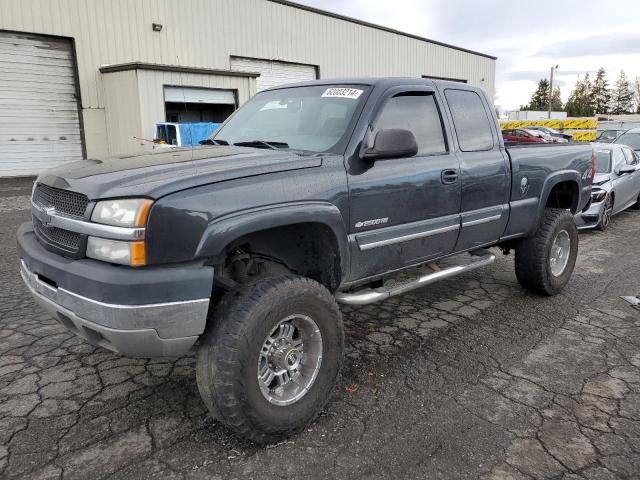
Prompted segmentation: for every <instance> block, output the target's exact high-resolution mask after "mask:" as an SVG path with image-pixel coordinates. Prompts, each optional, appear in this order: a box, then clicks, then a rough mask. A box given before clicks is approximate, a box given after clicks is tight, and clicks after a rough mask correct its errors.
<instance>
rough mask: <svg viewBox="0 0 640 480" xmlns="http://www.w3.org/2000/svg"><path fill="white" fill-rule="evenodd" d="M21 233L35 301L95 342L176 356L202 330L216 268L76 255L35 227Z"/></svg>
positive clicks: (24, 269)
mask: <svg viewBox="0 0 640 480" xmlns="http://www.w3.org/2000/svg"><path fill="white" fill-rule="evenodd" d="M17 237H18V251H19V254H20V274H21V275H22V279H23V280H24V282H25V284H26V286H27V288H28V289H29V291H30V292H31V294H32V295H33V296H34V298H35V300H36V301H37V302H38V303H39V304H40V305H42V306H43V307H44V308H45V310H47V311H48V312H49V313H50V314H51V315H52V316H53V317H54V318H55V319H56V320H57V321H58V322H60V323H61V324H62V325H63V326H65V327H66V328H67V329H69V330H71V331H72V332H73V333H75V334H77V335H79V336H81V337H82V338H84V339H86V340H87V341H89V342H90V343H92V344H95V345H100V346H102V347H105V348H108V349H110V350H113V351H116V352H119V353H121V354H123V355H127V356H136V357H172V356H178V355H182V354H184V353H186V352H188V351H189V349H190V348H191V347H192V346H193V344H194V343H195V342H196V341H197V339H198V337H199V336H200V335H201V334H202V332H204V329H205V326H206V321H207V313H208V310H209V297H210V294H211V288H212V284H213V267H209V266H204V265H202V264H190V265H186V266H185V265H178V266H162V267H144V268H129V267H121V266H116V265H110V264H106V263H103V262H98V261H94V260H89V259H82V260H71V259H67V258H65V257H61V256H60V255H57V254H54V253H52V252H49V251H48V250H46V249H45V248H44V247H43V246H42V245H40V243H38V241H37V239H36V238H35V235H34V233H33V228H32V227H31V225H30V224H24V225H22V226H21V227H20V229H19V230H18V235H17Z"/></svg>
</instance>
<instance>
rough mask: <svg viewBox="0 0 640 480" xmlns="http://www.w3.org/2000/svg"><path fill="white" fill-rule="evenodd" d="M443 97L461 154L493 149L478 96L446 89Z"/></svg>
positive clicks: (487, 124) (473, 93)
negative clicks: (447, 105) (448, 109)
mask: <svg viewBox="0 0 640 480" xmlns="http://www.w3.org/2000/svg"><path fill="white" fill-rule="evenodd" d="M445 96H446V97H447V103H448V104H449V108H450V110H451V116H452V117H453V124H454V126H455V130H456V135H457V137H458V144H459V145H460V150H462V151H463V152H475V151H478V150H491V149H492V148H493V135H492V134H491V122H490V120H489V116H488V115H487V111H486V110H485V108H484V105H483V103H482V99H481V98H480V95H478V94H477V93H476V92H470V91H468V90H453V89H447V90H445ZM518 136H523V135H521V134H519V135H518Z"/></svg>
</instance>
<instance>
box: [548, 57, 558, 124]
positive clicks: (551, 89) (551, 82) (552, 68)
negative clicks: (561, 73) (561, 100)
mask: <svg viewBox="0 0 640 480" xmlns="http://www.w3.org/2000/svg"><path fill="white" fill-rule="evenodd" d="M557 69H558V65H556V66H555V67H551V79H550V80H549V110H548V113H547V118H551V99H552V98H553V72H555V71H556V70H557Z"/></svg>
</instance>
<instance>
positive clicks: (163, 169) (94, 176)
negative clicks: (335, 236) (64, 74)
mask: <svg viewBox="0 0 640 480" xmlns="http://www.w3.org/2000/svg"><path fill="white" fill-rule="evenodd" d="M320 165H322V158H321V157H317V156H303V155H299V154H297V153H294V152H291V151H286V150H277V151H276V150H265V149H257V148H247V147H235V146H203V147H193V148H176V149H171V150H162V151H159V152H154V153H145V154H136V155H126V156H119V157H113V158H108V159H104V160H98V159H89V160H82V161H80V162H73V163H70V164H67V165H65V166H62V167H57V168H55V169H52V170H49V171H47V172H46V173H44V174H43V175H41V176H40V177H39V178H38V182H41V183H45V184H47V185H51V186H52V187H57V188H62V189H65V190H71V191H75V192H80V193H84V194H85V195H87V196H88V197H89V199H90V200H95V199H100V198H115V197H128V196H143V197H150V198H154V199H157V198H160V197H162V196H164V195H167V194H169V193H173V192H176V191H179V190H184V189H187V188H193V187H197V186H200V185H207V184H211V183H216V182H222V181H225V180H233V179H237V178H243V177H250V176H255V175H264V174H267V173H274V172H285V171H290V170H298V169H302V168H313V167H319V166H320Z"/></svg>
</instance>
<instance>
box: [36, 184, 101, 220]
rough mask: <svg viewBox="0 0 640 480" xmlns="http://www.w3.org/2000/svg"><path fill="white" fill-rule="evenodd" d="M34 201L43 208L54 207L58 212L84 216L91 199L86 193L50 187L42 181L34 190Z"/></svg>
mask: <svg viewBox="0 0 640 480" xmlns="http://www.w3.org/2000/svg"><path fill="white" fill-rule="evenodd" d="M33 202H34V203H36V204H37V205H39V206H41V207H43V208H49V207H54V208H55V209H56V212H58V213H62V214H64V215H70V216H73V217H79V218H82V217H84V213H85V211H86V210H87V205H88V204H89V199H88V198H87V196H86V195H83V194H81V193H77V192H69V191H67V190H62V189H60V188H54V187H50V186H49V185H43V184H41V183H39V184H37V185H36V189H35V191H34V192H33Z"/></svg>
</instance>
